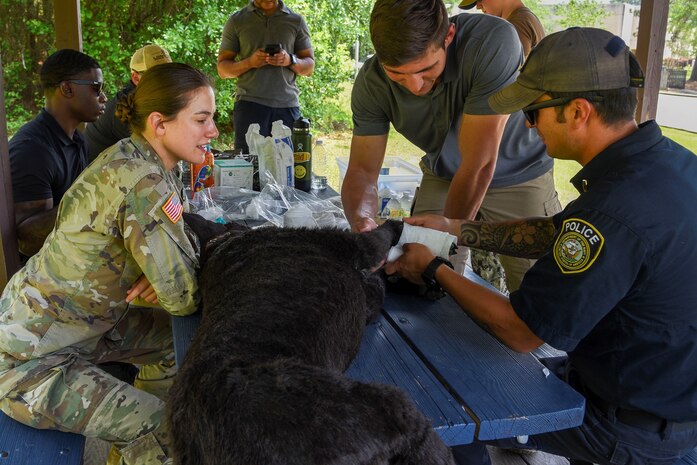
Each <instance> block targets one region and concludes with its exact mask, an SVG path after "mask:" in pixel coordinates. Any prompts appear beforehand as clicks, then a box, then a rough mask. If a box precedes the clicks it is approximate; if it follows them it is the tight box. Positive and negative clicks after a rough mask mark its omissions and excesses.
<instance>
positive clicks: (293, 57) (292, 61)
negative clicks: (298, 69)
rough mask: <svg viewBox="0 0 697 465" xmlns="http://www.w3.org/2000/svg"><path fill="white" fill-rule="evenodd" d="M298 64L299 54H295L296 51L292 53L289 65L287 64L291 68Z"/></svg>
mask: <svg viewBox="0 0 697 465" xmlns="http://www.w3.org/2000/svg"><path fill="white" fill-rule="evenodd" d="M297 64H298V57H297V55H295V53H291V54H290V64H289V65H288V66H286V68H290V67H291V66H293V65H297Z"/></svg>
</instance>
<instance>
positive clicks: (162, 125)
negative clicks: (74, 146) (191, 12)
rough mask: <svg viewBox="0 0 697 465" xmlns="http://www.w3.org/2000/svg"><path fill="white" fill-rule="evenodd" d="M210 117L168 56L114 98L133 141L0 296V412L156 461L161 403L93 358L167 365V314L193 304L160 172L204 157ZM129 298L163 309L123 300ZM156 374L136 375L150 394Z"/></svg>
mask: <svg viewBox="0 0 697 465" xmlns="http://www.w3.org/2000/svg"><path fill="white" fill-rule="evenodd" d="M214 112H215V98H214V95H213V89H212V87H211V84H210V81H209V79H208V78H207V77H206V76H205V75H204V74H202V73H201V72H199V71H198V70H196V69H194V68H191V67H190V66H188V65H183V64H179V63H169V64H163V65H159V66H157V67H154V68H152V69H151V70H148V72H147V73H145V74H144V75H143V77H142V80H141V81H140V83H139V85H138V87H137V88H136V91H135V92H134V93H132V94H130V95H129V96H128V97H127V98H126V99H124V100H122V101H120V102H119V107H118V109H117V114H118V115H119V117H120V118H121V119H122V120H123V121H124V122H127V123H129V124H130V126H131V128H132V136H131V137H130V138H128V139H123V140H121V141H120V142H118V143H117V144H115V145H114V146H112V147H111V148H109V149H107V150H106V151H104V152H103V153H102V154H101V155H100V156H99V157H98V158H97V159H96V160H95V162H94V163H92V164H91V165H90V166H89V167H88V168H87V169H86V170H85V171H83V173H82V174H81V175H80V177H79V178H78V179H77V180H76V181H75V183H74V184H73V185H72V187H71V188H70V189H69V190H68V192H67V193H66V194H65V196H64V197H63V200H62V201H61V203H60V206H59V212H58V219H57V221H56V226H55V228H54V230H53V231H52V232H51V234H50V235H49V236H48V238H47V239H46V242H45V244H44V246H43V248H42V249H41V251H40V252H39V253H38V254H36V255H35V256H34V257H32V258H31V260H29V262H28V263H27V265H26V266H25V267H24V268H23V269H22V270H20V271H19V272H18V273H17V274H15V275H14V276H13V277H12V279H11V281H10V282H9V284H8V285H7V287H6V288H5V290H4V292H3V294H2V297H1V298H0V409H1V410H2V411H3V412H5V413H6V414H7V415H9V416H11V417H13V418H15V419H16V420H18V421H20V422H22V423H25V424H27V425H30V426H33V427H36V428H55V429H60V430H63V431H71V432H75V433H79V434H82V435H85V436H87V437H98V438H102V439H105V440H108V441H111V442H113V443H114V445H115V446H116V447H117V448H118V449H119V451H120V453H121V454H122V456H123V460H124V463H126V464H134V463H138V464H160V463H165V462H166V460H167V443H166V433H165V432H164V428H163V427H162V426H161V422H162V418H163V410H164V405H163V402H162V401H161V400H160V399H159V398H158V397H156V396H155V395H152V394H150V393H147V392H145V391H143V390H141V389H137V388H136V387H134V386H130V385H129V384H127V383H125V382H122V381H119V380H118V379H116V378H114V377H112V376H110V375H108V374H107V373H106V372H105V371H103V370H101V369H100V368H99V367H98V366H97V364H98V363H104V362H111V361H126V362H130V363H136V364H143V365H147V364H159V365H160V366H162V367H165V368H173V356H172V333H171V329H170V325H169V315H170V314H174V315H187V314H189V313H192V312H193V311H194V310H195V309H196V305H197V302H198V290H197V285H196V280H195V268H196V266H197V265H198V261H197V257H196V253H195V251H194V249H193V248H192V246H191V244H190V242H189V240H188V239H187V236H186V235H185V233H184V221H183V220H182V218H181V216H182V211H183V210H184V208H185V207H186V204H185V202H186V200H185V198H184V197H183V196H182V190H181V184H180V183H179V181H178V180H177V179H176V177H175V176H174V175H173V173H172V168H174V166H175V165H176V163H177V162H178V161H180V160H182V161H185V162H194V163H200V162H202V161H203V159H204V154H205V145H206V144H208V143H210V140H211V139H212V138H215V137H217V136H218V131H217V129H216V127H215V123H214V122H213V119H212V118H213V113H214ZM136 297H142V298H144V299H145V300H147V301H149V302H151V303H158V305H159V306H160V307H162V308H142V307H132V306H130V307H129V303H130V302H132V301H133V300H134V299H135V298H136ZM163 309H164V310H163ZM163 360H164V361H163ZM168 381H169V380H167V379H161V380H159V381H148V382H147V383H146V382H144V381H143V382H142V383H141V384H142V385H144V386H145V387H150V388H152V389H149V390H151V391H157V390H158V388H159V387H158V384H164V385H165V386H166V385H167V384H168ZM148 383H149V384H150V386H149V385H148ZM136 386H138V382H137V383H136ZM160 392H162V389H160Z"/></svg>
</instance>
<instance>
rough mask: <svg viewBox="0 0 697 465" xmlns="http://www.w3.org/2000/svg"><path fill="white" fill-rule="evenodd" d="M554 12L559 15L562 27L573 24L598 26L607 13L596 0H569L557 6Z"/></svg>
mask: <svg viewBox="0 0 697 465" xmlns="http://www.w3.org/2000/svg"><path fill="white" fill-rule="evenodd" d="M555 13H556V14H557V15H559V16H560V19H559V24H560V25H561V27H562V29H566V28H569V27H573V26H582V27H599V26H601V25H602V23H603V19H605V17H607V15H608V13H607V11H606V10H605V9H604V8H603V7H602V5H601V4H600V3H598V1H597V0H569V3H567V4H566V5H559V6H557V7H556V8H555Z"/></svg>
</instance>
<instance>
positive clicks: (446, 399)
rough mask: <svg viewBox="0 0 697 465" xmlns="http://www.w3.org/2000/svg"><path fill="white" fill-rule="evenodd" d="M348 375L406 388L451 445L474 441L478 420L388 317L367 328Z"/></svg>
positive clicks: (437, 430)
mask: <svg viewBox="0 0 697 465" xmlns="http://www.w3.org/2000/svg"><path fill="white" fill-rule="evenodd" d="M346 375H347V376H349V377H351V378H353V379H356V380H360V381H366V382H367V381H376V382H380V383H386V384H391V385H394V386H397V387H399V388H400V389H402V390H403V391H404V392H406V393H407V395H409V397H410V398H411V399H412V401H413V402H414V403H415V404H416V406H417V407H418V409H419V410H420V411H421V412H422V413H423V414H424V415H426V416H427V417H428V418H430V419H431V420H432V422H433V428H434V429H435V430H436V432H437V433H438V435H439V436H440V438H441V439H442V440H443V442H445V443H446V444H447V445H449V446H453V445H458V444H469V443H471V442H472V441H473V440H474V430H475V427H476V425H475V423H474V420H472V418H470V417H469V415H467V413H466V412H465V411H464V410H463V409H462V407H461V406H460V404H459V403H458V402H457V401H456V400H455V399H454V398H453V397H452V395H450V393H448V392H447V391H446V390H445V388H444V387H443V385H442V384H441V383H440V382H439V381H438V380H437V379H436V378H435V376H434V375H433V373H431V372H430V371H429V370H428V369H427V368H426V367H425V366H424V364H423V362H422V361H421V360H420V359H419V358H418V357H417V356H416V354H415V353H414V352H413V351H412V350H411V348H410V347H409V346H408V345H407V344H406V342H404V340H403V339H402V338H401V336H400V335H399V334H397V332H396V331H395V329H394V328H393V327H392V326H391V325H390V324H389V323H387V322H386V321H385V319H384V317H382V316H381V317H380V318H379V320H378V321H377V322H376V323H373V324H371V325H368V327H367V328H366V331H365V335H364V336H363V341H362V343H361V348H360V350H359V352H358V355H357V356H356V358H355V359H354V361H353V363H352V364H351V366H350V367H349V368H348V370H347V371H346Z"/></svg>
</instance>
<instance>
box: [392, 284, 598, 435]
mask: <svg viewBox="0 0 697 465" xmlns="http://www.w3.org/2000/svg"><path fill="white" fill-rule="evenodd" d="M385 313H386V314H387V317H388V320H389V321H390V322H391V323H392V324H394V325H395V326H396V327H397V328H398V329H399V331H400V332H402V333H403V334H404V335H405V336H406V337H407V338H408V339H409V341H410V342H411V344H412V347H413V348H415V351H416V352H417V354H419V356H420V357H422V359H423V360H424V361H425V363H426V364H427V365H431V366H432V367H433V368H434V369H435V371H437V372H438V373H439V375H440V377H441V381H443V382H444V383H445V384H446V387H448V388H449V391H450V392H455V393H457V395H458V396H459V397H460V399H461V401H462V403H463V405H465V406H466V408H467V411H468V413H469V414H470V416H472V417H473V418H474V419H475V421H477V423H478V425H479V426H478V431H477V437H478V438H479V439H482V440H489V439H499V438H508V437H514V436H521V435H531V434H537V433H544V432H548V431H555V430H560V429H565V428H570V427H573V426H577V425H579V424H581V422H582V420H583V414H584V405H585V401H584V399H583V397H582V396H581V395H580V394H578V393H577V392H576V391H574V390H573V389H571V388H570V387H569V386H568V385H566V384H565V383H563V382H562V381H561V380H559V379H558V378H557V377H556V376H554V375H553V374H549V373H548V370H546V369H544V367H543V366H542V365H541V364H540V362H539V361H537V360H536V359H535V357H533V356H532V355H531V354H520V353H517V352H514V351H512V350H510V349H508V348H507V347H505V346H504V345H503V344H501V343H500V342H498V341H497V340H496V339H495V338H493V337H492V336H491V335H489V334H488V333H487V332H485V331H484V330H482V329H481V328H480V327H479V326H477V325H476V324H475V323H474V322H473V321H472V320H471V319H470V318H469V317H468V316H467V315H466V314H465V312H464V311H463V310H462V309H461V308H460V307H459V306H458V305H457V304H456V303H455V302H454V301H453V300H452V299H451V298H450V297H449V296H446V297H444V298H443V299H441V300H439V301H437V302H428V301H423V302H421V303H420V304H419V305H414V297H412V296H404V295H394V294H390V295H388V296H387V298H386V301H385Z"/></svg>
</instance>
